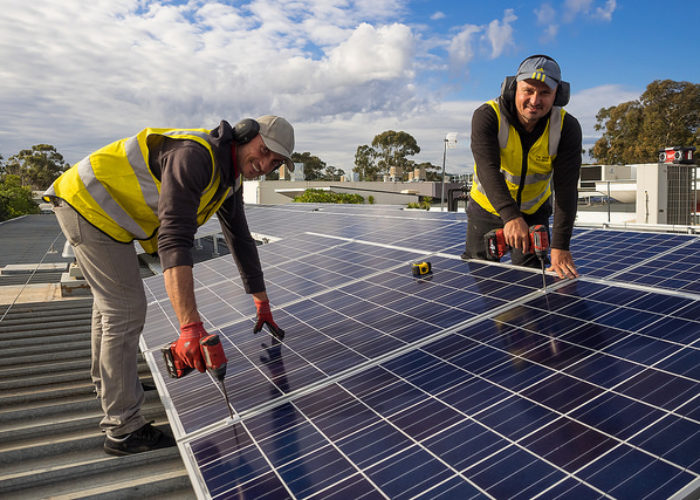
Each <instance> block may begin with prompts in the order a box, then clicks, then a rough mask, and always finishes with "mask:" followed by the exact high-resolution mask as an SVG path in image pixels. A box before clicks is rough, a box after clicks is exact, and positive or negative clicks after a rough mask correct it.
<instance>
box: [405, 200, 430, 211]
mask: <svg viewBox="0 0 700 500" xmlns="http://www.w3.org/2000/svg"><path fill="white" fill-rule="evenodd" d="M406 208H420V209H422V210H430V202H429V201H428V200H427V199H426V198H423V199H422V200H421V201H420V203H416V202H415V201H412V202H410V203H409V204H408V205H406Z"/></svg>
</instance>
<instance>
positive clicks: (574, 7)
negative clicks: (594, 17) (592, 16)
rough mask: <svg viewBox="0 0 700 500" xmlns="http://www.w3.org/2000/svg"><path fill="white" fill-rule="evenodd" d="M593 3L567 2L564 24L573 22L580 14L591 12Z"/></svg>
mask: <svg viewBox="0 0 700 500" xmlns="http://www.w3.org/2000/svg"><path fill="white" fill-rule="evenodd" d="M592 2H593V0H566V2H564V9H563V10H564V12H563V19H564V22H565V23H570V22H573V20H574V19H575V18H576V17H577V16H578V15H579V14H581V13H584V14H585V13H587V12H589V10H590V8H591V3H592Z"/></svg>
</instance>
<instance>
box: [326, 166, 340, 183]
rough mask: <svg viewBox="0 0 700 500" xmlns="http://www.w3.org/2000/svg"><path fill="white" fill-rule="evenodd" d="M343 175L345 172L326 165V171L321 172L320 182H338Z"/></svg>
mask: <svg viewBox="0 0 700 500" xmlns="http://www.w3.org/2000/svg"><path fill="white" fill-rule="evenodd" d="M343 175H345V171H344V170H341V169H339V168H335V167H334V166H332V165H328V166H327V167H326V170H324V171H323V174H322V175H321V180H324V181H339V180H340V177H341V176H343Z"/></svg>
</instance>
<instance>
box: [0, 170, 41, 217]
mask: <svg viewBox="0 0 700 500" xmlns="http://www.w3.org/2000/svg"><path fill="white" fill-rule="evenodd" d="M38 213H39V206H38V205H37V204H36V203H34V200H33V199H32V190H31V189H29V188H28V187H25V186H22V181H21V180H20V178H19V177H18V176H16V175H11V174H6V175H5V176H4V177H3V180H2V181H0V221H3V220H7V219H12V218H14V217H19V216H20V215H24V214H38Z"/></svg>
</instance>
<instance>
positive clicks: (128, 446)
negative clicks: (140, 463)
mask: <svg viewBox="0 0 700 500" xmlns="http://www.w3.org/2000/svg"><path fill="white" fill-rule="evenodd" d="M152 423H153V422H148V423H147V424H146V425H144V426H143V427H141V428H140V429H137V430H135V431H134V432H130V433H129V434H124V435H123V436H109V435H108V436H105V444H104V450H105V453H109V454H110V455H117V456H121V455H132V454H134V453H141V452H144V451H151V450H158V449H160V448H168V447H170V446H175V440H174V439H173V437H172V436H171V435H169V434H166V433H165V432H162V431H160V430H158V429H156V428H155V427H153V426H152V425H151V424H152Z"/></svg>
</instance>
